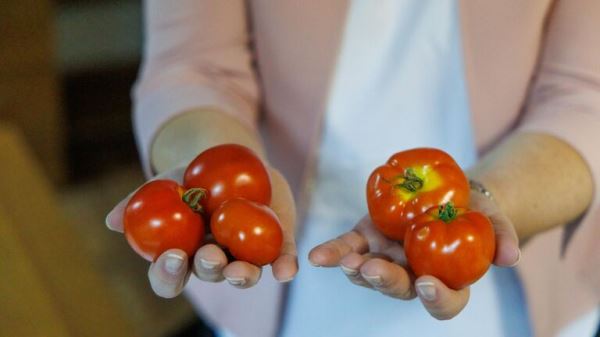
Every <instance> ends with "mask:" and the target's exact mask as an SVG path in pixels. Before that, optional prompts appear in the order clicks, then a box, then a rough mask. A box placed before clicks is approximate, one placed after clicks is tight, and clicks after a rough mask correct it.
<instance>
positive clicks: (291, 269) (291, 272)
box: [271, 254, 298, 283]
mask: <svg viewBox="0 0 600 337" xmlns="http://www.w3.org/2000/svg"><path fill="white" fill-rule="evenodd" d="M271 268H272V272H273V277H275V279H276V280H277V281H279V282H282V283H283V282H290V281H291V280H293V279H294V277H295V276H296V274H297V273H298V257H297V256H296V254H282V255H280V256H279V257H278V258H277V260H275V262H273V263H272V265H271Z"/></svg>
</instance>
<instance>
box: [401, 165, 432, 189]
mask: <svg viewBox="0 0 600 337" xmlns="http://www.w3.org/2000/svg"><path fill="white" fill-rule="evenodd" d="M402 178H404V180H403V181H402V182H401V183H399V184H396V185H395V186H394V187H396V188H403V189H405V190H407V191H409V192H413V193H414V192H416V191H418V190H420V189H421V188H423V184H424V183H425V182H424V181H423V179H421V178H419V177H418V176H417V174H416V173H415V171H414V170H413V169H412V168H410V167H409V168H407V169H406V170H404V175H403V176H402Z"/></svg>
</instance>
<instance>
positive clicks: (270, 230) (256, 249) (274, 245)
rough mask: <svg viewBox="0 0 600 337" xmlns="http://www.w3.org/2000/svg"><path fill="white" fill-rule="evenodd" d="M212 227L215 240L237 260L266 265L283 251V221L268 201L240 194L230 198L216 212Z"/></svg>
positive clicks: (211, 223)
mask: <svg viewBox="0 0 600 337" xmlns="http://www.w3.org/2000/svg"><path fill="white" fill-rule="evenodd" d="M210 228H211V231H212V233H213V235H214V237H215V240H216V241H217V242H218V243H219V244H220V245H221V246H222V247H224V248H227V249H229V251H230V252H231V255H233V256H234V257H235V258H236V259H238V260H242V261H246V262H250V263H252V264H255V265H257V266H263V265H265V264H269V263H271V262H273V261H275V259H277V257H279V254H280V253H281V245H282V242H283V233H282V231H281V225H280V224H279V219H278V218H277V215H275V212H273V210H271V209H270V208H269V207H267V206H265V205H261V204H259V203H256V202H252V201H249V200H245V199H241V198H235V199H231V200H228V201H226V202H224V203H223V204H222V205H221V206H220V207H219V208H218V209H217V210H216V211H215V212H214V213H213V215H212V217H211V220H210Z"/></svg>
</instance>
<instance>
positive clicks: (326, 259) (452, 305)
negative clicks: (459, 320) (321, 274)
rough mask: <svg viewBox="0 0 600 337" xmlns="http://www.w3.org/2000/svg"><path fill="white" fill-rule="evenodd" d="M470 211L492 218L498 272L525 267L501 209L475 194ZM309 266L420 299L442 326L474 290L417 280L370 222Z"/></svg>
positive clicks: (398, 249) (321, 251)
mask: <svg viewBox="0 0 600 337" xmlns="http://www.w3.org/2000/svg"><path fill="white" fill-rule="evenodd" d="M470 208H472V209H474V210H478V211H480V212H482V213H484V214H486V215H487V216H488V217H489V218H490V220H491V221H492V223H493V224H494V228H495V232H496V255H495V258H494V264H495V265H497V266H502V267H508V266H514V265H516V264H517V263H518V262H519V259H520V250H519V240H518V237H517V234H516V232H515V229H514V226H513V224H512V222H511V221H510V220H509V219H508V218H507V217H506V216H505V215H504V214H503V213H502V212H500V210H499V209H498V207H497V206H496V204H495V203H494V202H493V201H492V200H490V199H489V198H487V197H485V196H484V195H482V194H481V193H479V192H472V193H471V204H470ZM308 258H309V260H310V262H311V263H312V264H313V265H315V266H323V267H337V266H339V267H340V268H341V269H342V271H343V272H344V274H346V276H347V277H348V279H349V280H350V282H352V283H354V284H356V285H359V286H363V287H367V288H371V289H374V290H377V291H379V292H381V293H382V294H384V295H386V296H390V297H393V298H398V299H402V300H410V299H413V298H415V297H417V296H418V297H419V298H420V299H421V302H422V303H423V305H424V306H425V309H427V311H428V312H429V313H430V314H431V315H432V316H433V317H435V318H437V319H440V320H445V319H450V318H452V317H454V316H456V315H457V314H458V313H459V312H460V311H461V310H462V309H463V308H464V307H465V306H466V304H467V302H468V300H469V288H464V289H461V290H453V289H450V288H448V287H446V286H445V285H444V284H443V283H442V282H441V281H440V280H438V279H437V278H435V277H433V276H427V275H425V276H421V277H419V278H416V277H415V275H414V274H413V273H412V271H411V270H410V269H409V268H408V264H407V261H406V256H405V254H404V249H403V247H402V245H401V244H400V243H398V242H397V241H393V240H390V239H388V238H386V237H384V236H383V235H382V234H381V233H379V232H378V231H377V229H376V228H375V226H374V225H373V223H372V222H371V220H370V218H369V216H365V217H364V218H363V219H362V220H361V221H360V222H359V223H358V224H357V225H356V226H355V227H354V229H353V230H352V231H350V232H347V233H344V234H342V235H341V236H339V237H338V238H336V239H333V240H330V241H327V242H325V243H323V244H320V245H319V246H317V247H315V248H313V249H312V250H311V252H310V253H309V257H308Z"/></svg>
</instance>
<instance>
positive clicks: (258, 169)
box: [184, 144, 271, 216]
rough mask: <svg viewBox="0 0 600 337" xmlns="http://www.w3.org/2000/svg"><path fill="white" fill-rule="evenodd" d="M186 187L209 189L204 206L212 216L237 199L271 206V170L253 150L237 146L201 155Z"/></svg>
mask: <svg viewBox="0 0 600 337" xmlns="http://www.w3.org/2000/svg"><path fill="white" fill-rule="evenodd" d="M184 186H185V187H186V188H194V187H195V188H203V189H205V190H206V195H205V196H204V197H203V198H202V199H201V200H200V204H201V205H202V208H203V211H204V212H205V214H207V215H208V216H210V215H211V214H212V213H213V212H214V211H215V210H216V209H217V207H219V206H220V205H221V204H222V203H223V202H225V201H227V200H229V199H232V198H235V197H240V198H244V199H248V200H251V201H255V202H259V203H261V204H264V205H268V204H270V203H271V180H270V177H269V173H268V172H267V169H266V168H265V166H264V165H263V163H262V161H261V160H260V158H258V156H257V155H256V154H255V153H254V152H252V150H250V149H249V148H247V147H245V146H241V145H237V144H225V145H219V146H215V147H212V148H210V149H208V150H206V151H204V152H202V153H200V154H199V155H198V156H197V157H196V158H195V159H194V160H193V161H192V162H191V163H190V164H189V165H188V167H187V169H186V171H185V174H184Z"/></svg>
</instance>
